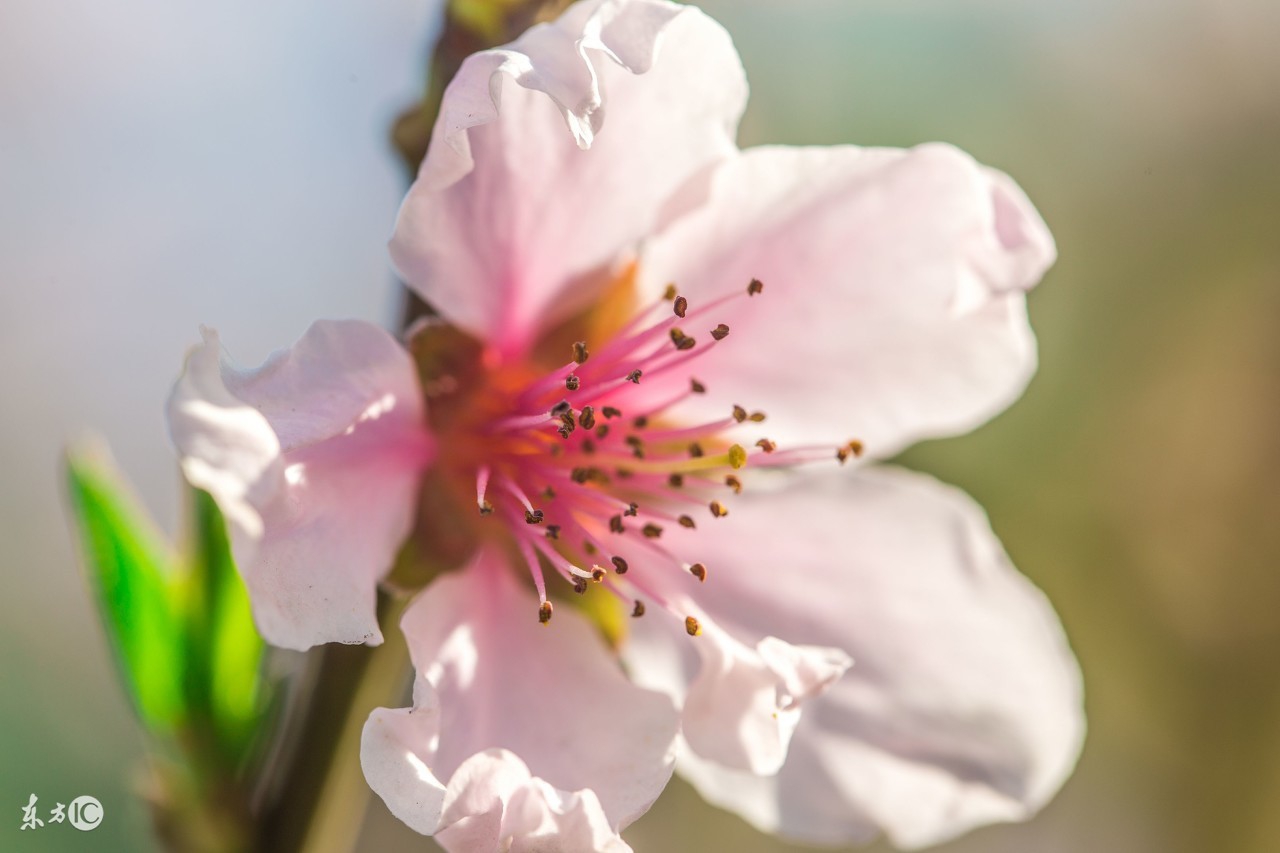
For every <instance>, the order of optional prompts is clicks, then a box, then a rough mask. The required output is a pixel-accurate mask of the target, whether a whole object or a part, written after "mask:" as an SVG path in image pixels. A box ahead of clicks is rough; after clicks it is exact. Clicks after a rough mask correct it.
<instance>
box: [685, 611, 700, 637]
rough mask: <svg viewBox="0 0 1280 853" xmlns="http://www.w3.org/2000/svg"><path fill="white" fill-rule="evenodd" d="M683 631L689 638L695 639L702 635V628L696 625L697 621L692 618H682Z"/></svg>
mask: <svg viewBox="0 0 1280 853" xmlns="http://www.w3.org/2000/svg"><path fill="white" fill-rule="evenodd" d="M684 630H685V631H686V632H687V633H688V634H689V636H690V637H696V636H698V635H699V634H701V633H702V626H701V625H699V624H698V620H697V619H694V618H693V617H692V616H686V617H685V618H684Z"/></svg>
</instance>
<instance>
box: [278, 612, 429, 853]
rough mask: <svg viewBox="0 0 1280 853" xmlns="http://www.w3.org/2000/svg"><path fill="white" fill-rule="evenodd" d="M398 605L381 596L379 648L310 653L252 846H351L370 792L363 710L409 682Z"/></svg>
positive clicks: (314, 851)
mask: <svg viewBox="0 0 1280 853" xmlns="http://www.w3.org/2000/svg"><path fill="white" fill-rule="evenodd" d="M404 606H405V603H404V601H403V600H400V599H396V598H392V597H391V596H389V595H385V594H384V595H382V596H381V600H380V602H379V617H380V620H379V621H380V622H381V623H382V625H383V626H384V628H386V629H387V630H385V637H386V640H385V642H384V643H383V644H382V645H380V646H376V647H372V648H371V647H368V646H342V645H328V646H323V647H320V648H318V649H316V650H314V651H313V652H312V654H315V655H316V657H317V659H318V660H317V664H316V667H315V674H314V679H313V680H312V685H313V687H312V689H311V690H310V691H309V695H307V696H306V697H305V702H304V705H305V711H304V713H303V715H302V719H300V720H298V721H297V722H296V723H292V724H291V723H290V721H286V728H289V727H296V731H295V732H293V733H290V732H288V731H286V732H285V733H284V737H286V738H290V740H291V743H289V745H288V747H287V748H286V750H285V752H286V755H285V756H284V757H283V761H281V762H279V763H280V764H281V765H282V766H281V767H279V772H276V771H275V769H273V768H268V770H267V772H268V773H269V774H270V778H269V779H267V780H265V784H266V786H267V788H266V790H265V796H264V799H267V800H269V805H268V806H267V807H266V808H265V809H264V810H263V811H262V812H261V814H260V815H259V819H258V820H257V821H256V829H255V836H256V837H255V841H254V844H253V848H254V849H257V850H262V851H272V853H293V851H298V853H302V851H306V853H347V852H348V851H350V850H352V849H354V847H355V844H356V841H357V839H358V837H359V833H360V826H361V824H362V823H363V822H364V815H365V810H366V808H367V806H368V802H369V797H370V792H369V787H368V785H367V784H366V783H365V780H364V774H363V772H362V771H361V769H360V734H361V731H362V730H363V728H364V723H365V720H366V719H368V716H369V712H370V711H372V710H373V709H374V708H375V707H378V706H379V705H388V704H396V702H397V700H399V699H400V698H401V697H402V696H403V694H404V693H405V692H406V690H407V688H408V684H409V673H410V669H409V654H408V649H407V648H406V646H405V641H404V638H403V636H402V635H401V633H400V631H399V630H398V629H397V627H396V626H397V625H398V623H399V620H400V615H401V613H402V612H403V610H404ZM300 687H304V685H300ZM291 734H292V736H291Z"/></svg>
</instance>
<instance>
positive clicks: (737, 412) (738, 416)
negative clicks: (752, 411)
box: [733, 406, 747, 423]
mask: <svg viewBox="0 0 1280 853" xmlns="http://www.w3.org/2000/svg"><path fill="white" fill-rule="evenodd" d="M733 419H734V420H735V421H737V422H738V423H742V422H743V421H745V420H746V419H747V410H746V409H744V408H742V407H741V406H734V407H733Z"/></svg>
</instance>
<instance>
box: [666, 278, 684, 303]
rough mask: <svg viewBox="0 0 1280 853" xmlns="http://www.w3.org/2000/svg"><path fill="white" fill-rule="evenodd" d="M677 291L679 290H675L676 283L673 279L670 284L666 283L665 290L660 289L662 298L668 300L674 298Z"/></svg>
mask: <svg viewBox="0 0 1280 853" xmlns="http://www.w3.org/2000/svg"><path fill="white" fill-rule="evenodd" d="M679 292H680V291H678V290H676V284H675V282H674V281H673V282H671V283H670V284H668V285H667V289H666V290H664V291H662V298H663V299H665V300H667V301H668V302H670V301H671V300H672V299H675V298H676V295H677V294H678V293H679Z"/></svg>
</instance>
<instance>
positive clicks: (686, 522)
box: [676, 515, 698, 530]
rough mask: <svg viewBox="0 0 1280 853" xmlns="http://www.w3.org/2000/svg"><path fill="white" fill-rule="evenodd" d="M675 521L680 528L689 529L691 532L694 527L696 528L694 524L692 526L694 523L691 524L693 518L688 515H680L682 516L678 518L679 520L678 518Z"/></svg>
mask: <svg viewBox="0 0 1280 853" xmlns="http://www.w3.org/2000/svg"><path fill="white" fill-rule="evenodd" d="M676 520H677V521H679V522H680V526H681V527H687V528H689V529H690V530H693V529H694V528H695V527H697V526H698V525H696V524H694V523H693V518H692V517H691V516H688V515H682V516H680V518H678V519H676Z"/></svg>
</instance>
